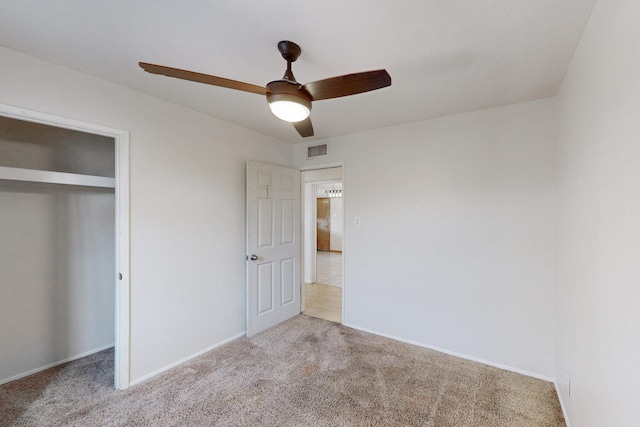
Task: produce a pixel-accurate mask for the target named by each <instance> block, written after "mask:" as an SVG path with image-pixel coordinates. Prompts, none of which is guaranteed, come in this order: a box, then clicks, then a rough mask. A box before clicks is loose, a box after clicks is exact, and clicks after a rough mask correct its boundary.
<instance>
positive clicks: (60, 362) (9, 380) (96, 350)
mask: <svg viewBox="0 0 640 427" xmlns="http://www.w3.org/2000/svg"><path fill="white" fill-rule="evenodd" d="M113 346H114V344H108V345H103V346H101V347H98V348H94V349H93V350H89V351H85V352H84V353H81V354H76V355H75V356H71V357H67V358H66V359H62V360H58V361H57V362H53V363H49V364H48V365H45V366H41V367H39V368H36V369H32V370H30V371H27V372H23V373H21V374H18V375H14V376H12V377H9V378H5V379H2V380H0V385H2V384H6V383H10V382H11V381H15V380H19V379H20V378H24V377H28V376H29V375H33V374H37V373H38V372H42V371H44V370H45V369H49V368H53V367H54V366H58V365H62V364H63V363H67V362H72V361H74V360H77V359H81V358H83V357H86V356H89V355H90V354H93V353H97V352H99V351H102V350H106V349H108V348H111V347H113Z"/></svg>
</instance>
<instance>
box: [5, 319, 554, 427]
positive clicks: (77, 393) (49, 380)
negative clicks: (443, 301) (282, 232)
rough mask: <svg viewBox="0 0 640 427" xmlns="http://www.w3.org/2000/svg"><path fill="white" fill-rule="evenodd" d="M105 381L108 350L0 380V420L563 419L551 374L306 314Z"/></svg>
mask: <svg viewBox="0 0 640 427" xmlns="http://www.w3.org/2000/svg"><path fill="white" fill-rule="evenodd" d="M167 344H168V345H169V344H170V343H167ZM112 382H113V352H112V351H109V350H107V351H104V352H101V353H97V354H96V355H93V356H89V357H87V358H84V359H80V360H78V361H75V362H72V363H68V364H66V365H63V366H61V367H57V368H52V369H49V370H47V371H44V372H42V373H39V374H36V375H33V376H31V377H28V378H24V379H21V380H18V381H14V382H12V383H8V384H5V385H3V386H0V402H1V403H0V424H1V425H3V426H474V427H475V426H510V427H513V426H563V425H564V421H563V419H562V413H561V410H560V406H559V404H558V399H557V397H556V393H555V391H554V388H553V386H552V385H551V384H550V383H547V382H545V381H540V380H536V379H532V378H529V377H525V376H522V375H518V374H514V373H511V372H507V371H502V370H499V369H496V368H491V367H488V366H485V365H481V364H479V363H475V362H470V361H466V360H463V359H459V358H455V357H452V356H447V355H444V354H441V353H438V352H435V351H431V350H427V349H423V348H418V347H414V346H411V345H408V344H403V343H399V342H396V341H392V340H389V339H386V338H382V337H378V336H375V335H370V334H367V333H363V332H359V331H356V330H353V329H349V328H347V327H344V326H341V325H338V324H336V323H332V322H328V321H325V320H321V319H315V318H312V317H308V316H304V315H300V316H297V317H295V318H293V319H291V320H289V321H287V322H285V323H283V324H281V325H279V326H277V327H275V328H273V329H271V330H268V331H266V332H264V333H262V334H260V335H257V336H255V337H253V338H250V339H247V338H243V339H239V340H236V341H234V342H232V343H230V344H227V345H225V346H223V347H221V348H219V349H216V350H213V351H211V352H209V353H207V354H205V355H203V356H201V357H198V358H197V359H194V360H192V361H190V362H188V363H186V364H183V365H181V366H179V367H177V368H174V369H172V370H170V371H167V372H166V373H164V374H161V375H159V376H157V377H155V378H153V379H151V380H149V381H147V382H145V383H143V384H140V385H137V386H134V387H131V388H129V389H128V390H125V391H115V390H113V389H112V388H111V384H112Z"/></svg>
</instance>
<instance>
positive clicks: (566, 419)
mask: <svg viewBox="0 0 640 427" xmlns="http://www.w3.org/2000/svg"><path fill="white" fill-rule="evenodd" d="M553 385H554V386H555V387H556V394H557V395H558V400H559V401H560V407H561V408H562V415H563V416H564V422H565V424H566V425H567V427H571V421H569V414H568V413H567V408H566V407H565V406H564V400H563V399H562V393H560V386H558V383H557V382H555V381H554V382H553Z"/></svg>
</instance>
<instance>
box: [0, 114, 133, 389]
mask: <svg viewBox="0 0 640 427" xmlns="http://www.w3.org/2000/svg"><path fill="white" fill-rule="evenodd" d="M0 116H3V117H9V118H12V119H16V120H23V121H28V122H33V123H39V124H44V125H49V126H53V127H58V128H64V129H70V130H76V131H80V132H84V133H91V134H95V135H102V136H106V137H110V138H113V139H114V141H115V169H116V170H115V182H116V186H115V206H116V212H115V225H116V227H115V248H116V266H115V268H116V271H115V284H114V286H115V294H116V300H115V320H116V324H115V366H114V387H115V388H116V389H118V390H124V389H126V388H128V387H129V382H130V323H131V319H130V309H131V307H130V277H129V276H130V242H129V240H130V219H129V132H128V131H124V130H121V129H114V128H110V127H106V126H101V125H97V124H93V123H88V122H83V121H80V120H75V119H69V118H66V117H60V116H55V115H52V114H46V113H41V112H37V111H32V110H27V109H24V108H18V107H14V106H11V105H5V104H0Z"/></svg>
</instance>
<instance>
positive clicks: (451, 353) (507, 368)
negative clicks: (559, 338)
mask: <svg viewBox="0 0 640 427" xmlns="http://www.w3.org/2000/svg"><path fill="white" fill-rule="evenodd" d="M344 326H347V327H349V328H353V329H357V330H359V331H362V332H368V333H370V334H374V335H379V336H381V337H385V338H390V339H392V340H395V341H400V342H404V343H407V344H411V345H415V346H418V347H423V348H428V349H429V350H435V351H437V352H440V353H444V354H448V355H449V356H455V357H459V358H461V359H466V360H471V361H473V362H478V363H482V364H483V365H487V366H492V367H494V368H498V369H504V370H505V371H511V372H515V373H517V374H522V375H526V376H528V377H532V378H537V379H539V380H543V381H547V382H550V383H553V382H554V378H551V377H548V376H546V375H542V374H538V373H536V372H530V371H526V370H524V369H519V368H514V367H512V366H507V365H502V364H500V363H495V362H490V361H488V360H483V359H479V358H477V357H474V356H469V355H466V354H462V353H457V352H455V351H449V350H446V349H443V348H440V347H434V346H431V345H427V344H423V343H420V342H416V341H412V340H407V339H404V338H398V337H396V336H393V335H388V334H383V333H380V332H376V331H372V330H370V329H367V328H361V327H359V326H355V325H350V324H346V323H344Z"/></svg>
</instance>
